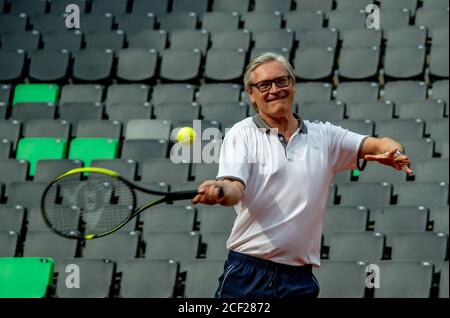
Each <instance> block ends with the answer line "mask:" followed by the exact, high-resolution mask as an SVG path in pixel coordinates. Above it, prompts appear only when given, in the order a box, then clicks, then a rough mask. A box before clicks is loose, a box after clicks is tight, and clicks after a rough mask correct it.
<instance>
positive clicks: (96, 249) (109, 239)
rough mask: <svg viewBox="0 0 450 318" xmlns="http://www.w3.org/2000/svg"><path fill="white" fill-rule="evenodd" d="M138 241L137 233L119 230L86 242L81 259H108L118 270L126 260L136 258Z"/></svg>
mask: <svg viewBox="0 0 450 318" xmlns="http://www.w3.org/2000/svg"><path fill="white" fill-rule="evenodd" d="M130 223H131V224H132V222H130ZM140 241H141V238H140V235H139V233H138V232H134V231H126V230H123V231H121V230H119V231H118V232H115V233H114V234H112V235H107V236H105V237H101V238H98V239H95V240H91V241H89V242H86V246H85V247H84V250H83V257H84V258H90V259H96V258H106V259H110V260H112V261H115V262H116V263H117V265H118V268H119V270H120V269H121V268H122V266H123V263H124V262H125V261H126V260H128V259H132V258H135V257H136V256H137V253H138V248H139V244H140Z"/></svg>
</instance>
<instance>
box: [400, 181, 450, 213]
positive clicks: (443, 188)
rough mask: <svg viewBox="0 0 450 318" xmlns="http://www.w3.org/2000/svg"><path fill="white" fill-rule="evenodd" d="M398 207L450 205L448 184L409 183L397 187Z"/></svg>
mask: <svg viewBox="0 0 450 318" xmlns="http://www.w3.org/2000/svg"><path fill="white" fill-rule="evenodd" d="M394 194H395V195H396V196H397V204H398V205H423V206H425V207H427V208H430V209H431V208H434V207H438V206H443V205H447V204H448V184H447V183H445V182H421V183H419V182H408V183H403V184H398V185H396V187H395V189H394Z"/></svg>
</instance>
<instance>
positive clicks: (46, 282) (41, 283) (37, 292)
mask: <svg viewBox="0 0 450 318" xmlns="http://www.w3.org/2000/svg"><path fill="white" fill-rule="evenodd" d="M53 266H54V261H53V260H52V259H51V258H39V257H14V258H9V257H5V258H0V273H2V275H0V297H1V298H44V297H45V296H46V295H47V292H48V289H49V287H50V285H51V282H52V279H53V270H54V268H53Z"/></svg>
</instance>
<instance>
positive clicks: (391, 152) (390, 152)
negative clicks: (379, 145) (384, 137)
mask: <svg viewBox="0 0 450 318" xmlns="http://www.w3.org/2000/svg"><path fill="white" fill-rule="evenodd" d="M396 151H397V147H392V148H391V150H389V152H388V155H389V157H393V156H394V154H395V152H396Z"/></svg>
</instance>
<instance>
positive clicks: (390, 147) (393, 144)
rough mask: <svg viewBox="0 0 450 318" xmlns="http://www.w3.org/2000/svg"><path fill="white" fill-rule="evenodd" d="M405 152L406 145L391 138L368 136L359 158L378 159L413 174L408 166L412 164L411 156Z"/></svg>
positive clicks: (382, 162)
mask: <svg viewBox="0 0 450 318" xmlns="http://www.w3.org/2000/svg"><path fill="white" fill-rule="evenodd" d="M404 152H405V149H404V147H403V146H402V145H401V144H400V143H399V142H397V141H395V140H393V139H391V138H387V137H385V138H375V137H368V138H367V139H366V140H365V141H364V144H363V146H362V149H361V152H360V154H359V158H360V159H365V160H368V161H377V162H379V163H381V164H384V165H387V166H391V167H393V168H394V169H397V170H403V171H405V172H406V173H408V174H413V171H412V170H411V169H410V168H409V166H408V165H409V164H410V161H409V158H408V156H407V155H405V154H404Z"/></svg>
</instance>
